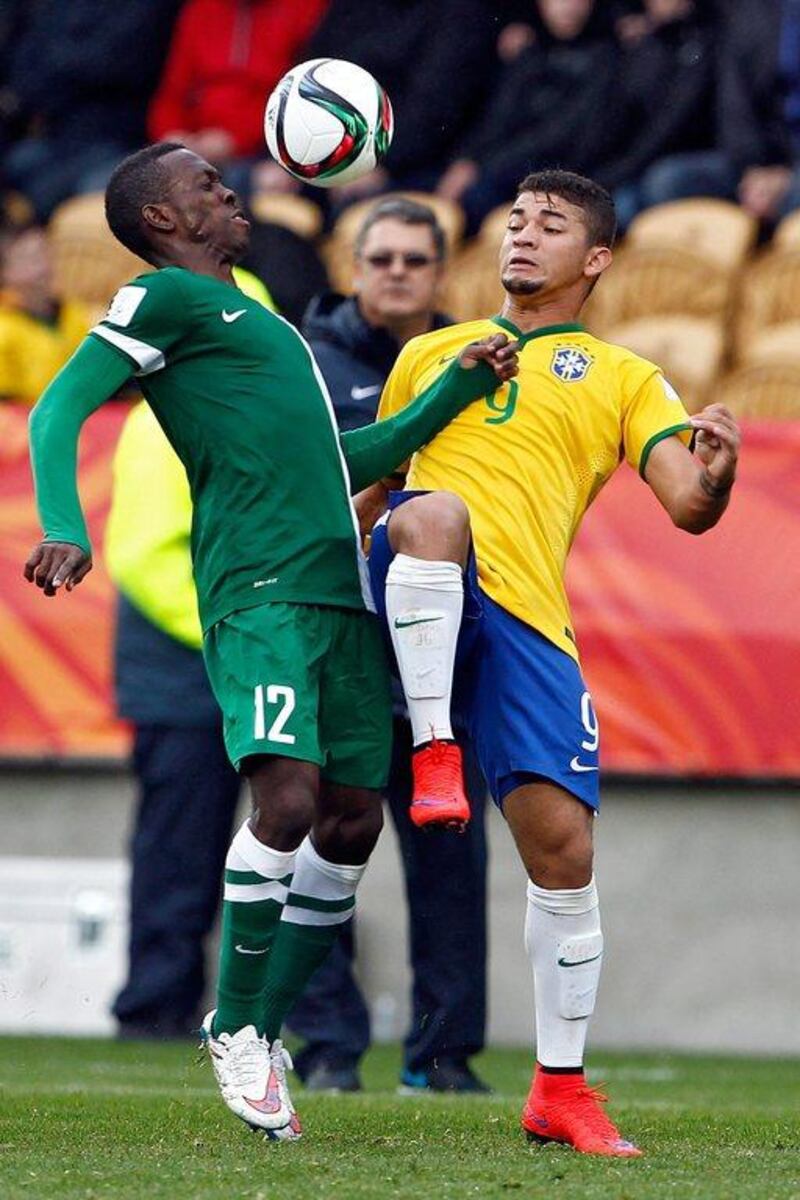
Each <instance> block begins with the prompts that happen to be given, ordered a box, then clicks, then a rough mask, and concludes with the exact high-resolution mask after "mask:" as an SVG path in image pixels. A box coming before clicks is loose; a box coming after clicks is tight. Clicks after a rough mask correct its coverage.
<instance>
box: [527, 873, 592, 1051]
mask: <svg viewBox="0 0 800 1200" xmlns="http://www.w3.org/2000/svg"><path fill="white" fill-rule="evenodd" d="M525 949H526V951H527V954H528V958H529V959H530V963H531V966H532V968H533V988H534V1001H535V1006H536V1058H537V1060H538V1061H539V1062H540V1063H541V1064H542V1066H544V1067H580V1066H581V1065H582V1063H583V1048H584V1045H585V1042H586V1033H587V1030H588V1028H589V1018H590V1016H591V1015H592V1013H593V1012H594V1002H595V997H596V995H597V985H598V983H599V981H600V967H601V965H602V961H603V934H602V932H601V929H600V908H599V900H598V896H597V887H596V885H595V881H594V877H592V880H591V882H590V883H588V884H587V885H586V887H582V888H569V889H567V888H565V889H563V890H560V891H549V890H547V889H546V888H540V887H538V886H537V885H536V884H535V883H531V882H530V881H529V882H528V909H527V913H526V917H525Z"/></svg>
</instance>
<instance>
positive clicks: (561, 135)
mask: <svg viewBox="0 0 800 1200" xmlns="http://www.w3.org/2000/svg"><path fill="white" fill-rule="evenodd" d="M323 55H328V56H332V57H339V58H349V59H352V60H353V61H355V62H358V63H360V64H361V65H362V66H364V67H366V68H368V69H369V70H370V71H372V72H373V73H374V74H375V75H376V76H377V78H379V79H380V81H381V82H382V83H383V85H384V86H385V87H386V88H387V89H388V91H389V94H390V96H391V97H392V100H393V103H394V108H395V113H396V117H397V129H396V135H395V140H394V144H393V146H392V148H391V151H390V154H389V158H388V160H387V163H386V165H385V167H384V168H382V169H380V170H378V171H376V172H375V173H373V174H372V175H370V176H369V178H367V179H364V180H359V181H357V182H356V183H353V184H351V185H349V186H348V185H345V186H344V187H342V188H340V189H338V190H337V191H335V192H334V193H332V195H331V197H330V198H331V202H332V204H333V206H334V208H337V207H340V206H341V205H343V204H344V203H346V202H347V201H348V200H351V199H352V198H353V197H355V196H358V197H362V196H364V195H367V194H374V193H377V192H379V191H382V190H386V189H387V188H389V187H391V188H414V189H424V190H431V191H436V192H437V193H438V194H439V195H442V196H445V197H448V198H450V199H453V200H457V201H459V202H460V203H461V204H463V206H464V208H465V210H466V212H467V215H468V218H469V228H475V227H477V224H478V223H479V222H480V220H481V219H482V218H483V217H484V216H485V215H486V213H487V212H489V211H490V210H491V209H492V208H494V207H495V206H496V205H497V204H499V203H501V202H502V201H504V200H506V199H508V197H509V196H510V195H511V194H513V191H514V187H515V185H516V183H517V181H518V180H519V179H520V178H521V177H522V176H523V175H524V174H525V173H526V172H527V171H528V170H530V169H532V168H533V169H535V168H537V167H540V166H542V165H546V164H547V165H552V164H559V165H561V166H565V167H570V168H572V169H575V170H578V171H582V172H584V173H588V174H591V175H593V176H594V177H596V178H598V179H599V180H601V181H602V182H603V183H605V184H606V185H607V186H608V187H610V188H612V189H613V190H614V191H615V193H616V195H617V199H618V204H619V207H620V214H621V217H622V223H623V225H624V224H627V222H628V221H629V220H630V219H631V217H632V216H633V215H634V214H635V213H636V212H637V211H638V210H639V209H640V208H642V207H645V206H649V205H652V204H655V203H660V202H662V201H665V200H670V199H674V198H676V197H678V196H685V195H694V194H706V195H707V194H712V195H718V196H725V197H728V198H731V199H733V198H738V199H739V201H740V203H741V204H742V205H744V207H745V208H746V209H748V210H749V211H751V212H752V213H753V214H754V215H756V216H757V217H759V218H763V219H767V220H769V219H774V218H776V217H777V216H779V215H780V214H782V213H783V212H785V211H787V210H788V209H789V208H794V207H796V206H797V204H798V202H800V195H798V182H797V176H796V171H795V167H796V162H797V152H798V143H799V142H800V11H799V7H798V4H797V0H737V3H735V4H724V3H722V2H721V0H717V3H713V2H712V0H492V2H489V0H439V2H438V3H436V4H433V3H431V2H430V0H403V2H400V0H372V2H371V3H369V4H364V3H362V2H361V0H304V2H303V3H302V4H298V3H296V2H295V0H183V2H182V3H181V0H128V3H127V4H124V5H110V4H107V3H105V2H104V0H70V3H69V4H64V3H62V2H61V0H6V2H5V4H4V5H3V7H2V14H1V15H0V73H1V74H2V90H1V91H0V164H1V167H2V186H3V189H4V191H5V192H6V193H7V194H8V193H11V194H16V195H17V196H19V197H22V198H24V201H25V202H27V205H29V206H30V210H31V211H32V213H33V214H34V215H35V216H36V218H37V219H38V220H41V221H44V220H46V219H47V218H48V217H49V216H50V214H51V213H52V211H53V209H54V208H55V207H56V206H57V205H58V204H59V203H60V202H61V201H63V200H65V199H66V198H67V197H69V196H71V195H73V194H75V193H76V192H83V191H93V190H96V189H99V188H102V186H103V184H104V182H105V180H106V178H107V176H108V173H109V171H110V169H111V168H112V167H113V165H114V164H115V163H116V162H117V161H118V160H119V158H120V157H121V156H122V155H124V154H125V153H126V152H128V151H129V150H132V149H135V148H137V147H138V146H140V145H142V144H143V143H144V142H145V141H146V140H148V139H150V140H160V139H166V138H169V139H179V140H182V141H184V142H185V143H186V144H187V145H189V146H191V147H192V148H194V149H196V150H197V151H198V152H199V153H201V154H202V155H204V156H205V157H206V158H208V159H210V160H211V161H213V162H214V163H217V164H219V165H220V166H221V167H222V168H224V170H225V172H226V174H227V175H228V176H229V178H230V179H231V181H232V182H233V183H234V184H235V185H236V186H237V190H241V191H242V192H243V193H245V194H246V195H250V194H252V193H253V192H256V191H262V190H275V189H277V190H284V191H285V190H290V189H293V188H294V187H295V184H294V182H293V181H292V180H291V179H290V178H289V176H287V175H286V174H285V173H284V172H283V171H281V170H280V169H279V168H278V167H276V165H275V164H274V163H270V162H269V161H268V160H267V159H266V157H265V153H264V145H263V135H262V120H263V109H264V99H265V96H266V95H267V94H268V93H269V92H270V91H271V89H272V88H273V87H274V85H275V83H276V82H277V81H278V79H279V78H280V76H281V75H282V74H283V72H284V71H285V70H287V68H288V67H290V66H291V65H292V64H294V63H296V62H298V61H300V60H302V59H305V58H314V57H317V56H323Z"/></svg>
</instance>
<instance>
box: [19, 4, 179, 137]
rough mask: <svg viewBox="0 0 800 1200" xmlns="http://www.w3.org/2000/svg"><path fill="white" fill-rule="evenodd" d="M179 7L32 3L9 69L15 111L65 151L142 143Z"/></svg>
mask: <svg viewBox="0 0 800 1200" xmlns="http://www.w3.org/2000/svg"><path fill="white" fill-rule="evenodd" d="M179 7H180V0H126V3H124V4H113V3H109V0H38V2H37V3H36V4H35V5H34V6H33V7H32V13H31V16H30V17H29V18H28V20H27V21H26V24H25V26H24V28H23V30H22V31H21V33H20V36H19V39H18V40H17V42H16V45H15V47H14V49H13V52H12V54H11V56H10V61H9V65H8V79H7V86H8V90H9V92H10V93H11V94H12V95H13V96H14V102H15V103H16V104H17V105H18V107H19V110H20V112H21V113H23V114H26V115H28V116H30V117H36V118H38V120H40V121H41V122H42V124H43V129H44V132H45V133H47V134H48V135H50V136H53V137H60V138H62V139H64V140H65V142H67V143H68V144H70V145H72V144H76V143H77V144H81V145H83V144H85V143H86V142H91V141H110V142H114V143H117V144H120V145H125V144H129V145H131V146H132V147H136V146H138V145H141V144H143V143H144V142H145V140H146V132H145V114H146V110H147V104H148V101H149V99H150V95H151V93H152V92H153V91H154V89H155V86H156V84H157V82H158V78H159V75H160V73H161V68H162V65H163V62H164V58H165V56H166V52H167V47H168V45H169V38H170V33H171V31H172V26H173V23H174V21H175V16H176V14H177V12H178V9H179Z"/></svg>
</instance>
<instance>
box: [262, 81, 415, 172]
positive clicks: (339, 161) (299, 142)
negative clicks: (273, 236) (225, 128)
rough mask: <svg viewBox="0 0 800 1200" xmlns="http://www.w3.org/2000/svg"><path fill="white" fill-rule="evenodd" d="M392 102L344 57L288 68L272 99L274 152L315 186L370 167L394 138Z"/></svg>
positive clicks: (269, 117)
mask: <svg viewBox="0 0 800 1200" xmlns="http://www.w3.org/2000/svg"><path fill="white" fill-rule="evenodd" d="M392 131H393V122H392V106H391V104H390V103H389V97H388V96H387V95H386V92H385V91H384V90H383V88H382V87H381V85H380V84H379V83H378V81H377V80H376V79H373V77H372V76H371V75H370V73H369V71H365V70H364V68H363V67H357V66H356V65H355V63H350V62H344V61H343V60H342V59H340V58H312V59H311V60H310V61H309V62H304V63H300V65H299V66H297V67H292V69H291V71H287V73H286V74H285V75H284V77H283V79H282V80H281V81H280V83H279V84H278V86H277V87H276V88H275V91H274V92H273V93H272V95H271V96H270V98H269V100H268V101H267V111H266V112H265V114H264V132H265V134H266V138H267V145H268V147H269V152H270V154H271V155H272V157H273V158H274V159H275V161H276V162H278V163H280V164H281V166H282V167H284V168H285V169H286V170H287V171H288V172H289V174H290V175H294V177H295V179H302V180H303V182H304V183H311V184H313V185H314V187H334V186H336V185H337V184H340V183H349V182H350V181H351V180H353V179H358V178H360V176H362V175H366V173H367V171H371V170H372V169H373V167H376V166H377V165H378V163H379V162H381V160H382V159H383V158H384V157H385V155H386V152H387V150H388V149H389V146H390V144H391V141H392Z"/></svg>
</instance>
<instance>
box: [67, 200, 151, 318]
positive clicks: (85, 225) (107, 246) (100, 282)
mask: <svg viewBox="0 0 800 1200" xmlns="http://www.w3.org/2000/svg"><path fill="white" fill-rule="evenodd" d="M48 231H49V234H50V240H51V245H52V248H53V260H54V265H55V277H56V286H57V287H58V290H59V292H60V293H61V294H62V295H63V296H65V297H67V298H69V299H71V300H79V301H81V303H83V304H84V305H85V306H86V308H87V309H88V310H89V312H90V313H91V315H92V316H93V317H95V316H99V315H100V314H101V312H102V311H103V310H104V309H105V307H106V305H107V304H108V302H109V300H110V299H111V297H112V296H113V295H114V292H116V290H117V288H119V287H121V286H122V284H124V283H126V282H127V281H128V280H129V279H131V278H132V277H133V276H134V275H141V274H142V272H143V271H150V270H152V267H150V266H149V265H148V264H147V263H145V262H143V261H142V259H140V258H137V257H136V255H134V254H131V252H130V251H129V250H126V249H125V247H124V246H121V245H120V243H119V242H118V241H117V240H116V238H115V237H114V236H113V234H112V233H111V230H110V229H109V228H108V225H107V224H106V218H105V209H104V201H103V194H102V193H101V192H92V193H89V194H87V195H84V196H74V197H73V198H72V199H70V200H65V201H64V203H63V204H60V205H59V206H58V208H57V209H56V211H55V212H54V213H53V215H52V217H51V218H50V224H49V226H48Z"/></svg>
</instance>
